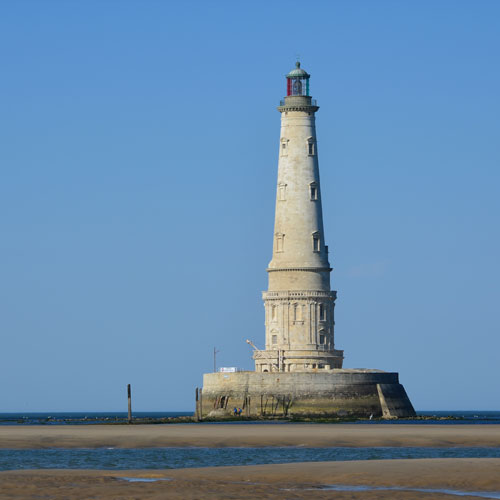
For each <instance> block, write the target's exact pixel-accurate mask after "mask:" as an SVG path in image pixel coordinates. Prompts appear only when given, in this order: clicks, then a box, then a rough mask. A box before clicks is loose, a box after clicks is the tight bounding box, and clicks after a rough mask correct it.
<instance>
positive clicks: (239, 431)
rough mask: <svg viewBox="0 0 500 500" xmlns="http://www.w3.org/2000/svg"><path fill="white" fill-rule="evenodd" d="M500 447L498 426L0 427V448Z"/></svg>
mask: <svg viewBox="0 0 500 500" xmlns="http://www.w3.org/2000/svg"><path fill="white" fill-rule="evenodd" d="M172 446H175V447H183V446H200V447H231V446H245V447H259V446H308V447H333V446H354V447H372V446H425V447H456V446H487V447H499V446H500V425H462V424H459V425H432V424H431V425H426V424H424V425H413V424H309V423H307V424H292V423H290V424H288V423H287V424H245V423H242V424H167V425H159V424H157V425H54V426H50V425H39V426H0V448H4V449H5V448H11V449H41V448H100V447H116V448H148V447H172Z"/></svg>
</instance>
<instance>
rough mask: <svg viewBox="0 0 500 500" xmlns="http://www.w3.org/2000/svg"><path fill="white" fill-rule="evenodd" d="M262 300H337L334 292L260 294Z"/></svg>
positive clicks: (305, 291) (313, 291)
mask: <svg viewBox="0 0 500 500" xmlns="http://www.w3.org/2000/svg"><path fill="white" fill-rule="evenodd" d="M262 298H263V299H264V300H293V299H333V300H335V299H336V298H337V292H336V291H335V290H332V291H325V290H284V291H270V292H262Z"/></svg>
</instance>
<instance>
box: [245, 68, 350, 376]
mask: <svg viewBox="0 0 500 500" xmlns="http://www.w3.org/2000/svg"><path fill="white" fill-rule="evenodd" d="M309 80H310V75H309V74H308V73H307V72H306V71H305V70H304V69H302V68H301V67H300V63H299V62H297V63H296V67H295V69H293V70H292V71H290V73H288V74H287V75H286V97H285V98H284V100H282V101H281V103H280V106H279V107H278V110H279V112H280V113H281V132H280V139H279V153H278V154H279V156H278V182H277V188H276V210H275V223H274V235H273V257H272V260H271V262H270V263H269V267H268V269H267V272H268V277H269V287H268V290H267V292H264V293H263V299H264V306H265V317H266V320H265V325H266V342H265V350H256V351H255V352H254V360H255V370H256V371H260V372H271V371H285V372H289V371H312V370H318V369H326V370H329V369H331V368H342V361H343V351H340V350H337V349H335V335H334V326H335V320H334V308H335V299H336V294H337V292H335V291H332V290H331V287H330V273H331V271H332V268H331V267H330V262H329V255H328V246H327V245H326V240H325V233H324V228H323V210H322V206H321V183H320V176H319V162H318V142H317V139H316V125H315V115H316V112H317V111H318V109H319V107H318V105H317V103H316V101H315V100H313V99H312V98H311V96H310V95H309V88H310V86H309Z"/></svg>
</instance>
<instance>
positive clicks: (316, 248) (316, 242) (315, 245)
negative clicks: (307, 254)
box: [313, 233, 321, 252]
mask: <svg viewBox="0 0 500 500" xmlns="http://www.w3.org/2000/svg"><path fill="white" fill-rule="evenodd" d="M320 250H321V243H320V239H319V233H314V234H313V251H314V252H319V251H320Z"/></svg>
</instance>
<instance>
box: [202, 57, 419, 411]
mask: <svg viewBox="0 0 500 500" xmlns="http://www.w3.org/2000/svg"><path fill="white" fill-rule="evenodd" d="M309 81H310V75H309V74H308V73H307V72H306V71H305V70H304V69H302V68H301V67H300V63H298V62H297V64H296V67H295V68H294V69H293V70H292V71H290V72H289V73H288V74H287V75H286V96H285V97H284V98H283V100H282V101H281V102H280V105H279V107H278V111H279V112H280V113H281V131H280V137H279V146H278V147H279V152H278V179H277V185H276V208H275V218H274V231H273V236H272V241H273V250H272V259H271V261H270V262H269V265H268V267H267V273H268V278H269V280H268V289H267V291H265V292H264V293H263V300H264V308H265V347H264V349H259V348H258V347H257V346H256V345H254V343H253V342H252V341H250V340H247V342H248V343H249V344H250V345H252V346H253V348H254V351H253V360H254V362H255V371H242V370H237V369H236V368H231V369H221V370H220V371H218V372H215V371H214V373H205V374H204V375H203V388H201V389H197V390H196V416H197V418H198V419H203V418H205V417H208V418H211V419H218V418H220V419H225V418H231V415H232V413H231V412H232V409H233V408H234V407H238V408H241V409H242V410H243V415H244V416H246V417H249V418H275V417H290V416H299V417H300V416H302V417H325V416H326V417H335V418H338V417H370V416H371V417H383V418H394V417H411V416H414V415H415V410H414V408H413V406H412V404H411V402H410V400H409V398H408V395H407V394H406V391H405V389H404V387H403V386H402V385H401V384H400V383H399V374H398V373H396V372H385V371H382V370H377V369H370V368H356V369H352V368H351V369H346V368H344V367H343V360H344V352H343V351H341V350H339V349H336V348H335V329H334V327H335V316H334V312H335V299H336V298H337V292H336V291H333V290H332V289H331V285H330V276H331V272H332V268H331V265H330V258H331V257H330V255H329V252H328V245H327V244H326V239H325V231H324V228H323V210H322V206H321V183H320V176H319V162H318V149H319V148H318V141H317V139H316V124H315V116H316V112H317V111H318V109H319V107H318V105H317V103H316V101H315V100H313V99H312V97H311V96H310V93H309V92H310V85H309ZM258 343H259V344H260V345H262V344H261V343H260V342H258Z"/></svg>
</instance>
